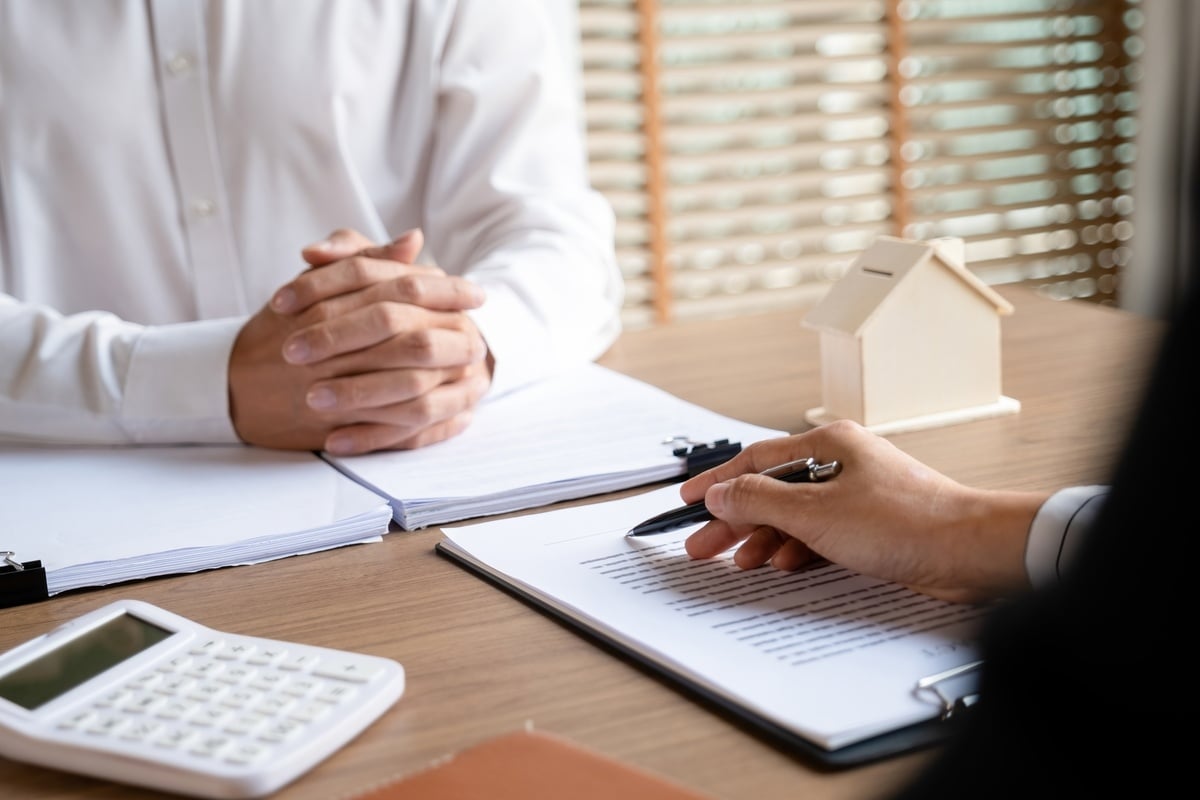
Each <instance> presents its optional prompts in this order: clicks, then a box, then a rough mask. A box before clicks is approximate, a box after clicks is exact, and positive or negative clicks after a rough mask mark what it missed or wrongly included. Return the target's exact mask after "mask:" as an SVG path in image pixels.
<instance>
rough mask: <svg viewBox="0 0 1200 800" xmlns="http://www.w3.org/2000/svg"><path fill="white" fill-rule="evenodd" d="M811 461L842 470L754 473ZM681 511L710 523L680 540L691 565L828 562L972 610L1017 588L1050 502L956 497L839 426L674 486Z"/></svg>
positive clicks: (761, 449) (910, 464)
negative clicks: (1033, 527) (708, 517)
mask: <svg viewBox="0 0 1200 800" xmlns="http://www.w3.org/2000/svg"><path fill="white" fill-rule="evenodd" d="M807 457H811V458H813V459H814V460H815V462H816V463H817V464H827V463H832V462H834V461H836V462H839V463H840V464H841V470H840V472H839V473H838V474H837V476H836V477H833V478H831V479H828V480H818V481H805V482H797V483H792V482H785V481H781V480H777V479H775V478H772V477H769V476H765V475H761V474H759V473H761V472H763V471H764V470H766V469H768V468H770V467H773V466H776V465H779V464H783V463H785V462H790V461H795V460H797V459H802V458H807ZM680 496H681V497H682V499H683V501H684V502H685V503H692V502H696V501H699V500H703V501H704V503H705V505H706V506H707V508H708V510H709V512H710V513H711V514H712V516H713V517H714V519H713V521H711V522H709V523H707V524H706V525H705V526H704V527H702V528H700V529H699V530H697V531H696V532H694V533H693V534H691V535H690V536H689V537H688V538H687V541H686V548H687V552H688V554H689V555H690V556H691V557H692V558H712V557H714V556H716V555H718V554H720V553H722V552H724V551H726V550H728V549H729V548H731V547H734V546H735V545H736V546H738V549H737V552H736V553H735V554H734V561H735V563H737V565H738V566H740V567H742V568H743V569H752V568H754V567H758V566H761V565H763V564H766V563H768V562H769V563H771V564H772V565H774V566H775V567H778V568H780V569H785V570H794V569H799V568H800V567H803V566H805V565H806V564H809V563H811V562H813V561H814V560H818V559H828V560H829V561H833V562H835V563H838V564H841V565H843V566H845V567H848V568H850V569H852V570H854V571H856V572H861V573H864V574H868V575H873V576H876V577H879V578H884V579H886V580H891V581H895V582H897V583H901V584H904V585H906V586H909V587H910V588H912V589H915V590H917V591H920V592H924V593H926V594H929V595H933V596H934V597H940V598H943V599H946V600H952V601H956V602H975V601H980V600H986V599H991V598H995V597H999V596H1003V595H1005V594H1008V593H1010V592H1012V591H1013V590H1016V589H1024V588H1027V587H1028V578H1027V576H1026V572H1025V566H1024V555H1025V541H1026V539H1027V537H1028V533H1029V526H1030V523H1031V522H1032V520H1033V517H1034V515H1035V514H1036V512H1037V510H1038V508H1040V507H1041V505H1042V503H1043V502H1044V501H1045V500H1046V498H1047V497H1048V496H1049V494H1048V493H1040V492H1012V491H996V490H987V489H976V488H972V487H968V486H965V485H963V484H960V483H958V482H957V481H954V480H952V479H950V478H949V477H947V476H945V475H943V474H941V473H939V472H937V471H936V470H934V469H932V468H930V467H928V466H926V465H925V464H922V463H921V462H919V461H917V460H916V459H914V458H913V457H911V456H909V455H908V454H906V453H904V452H903V451H901V450H899V449H898V448H897V447H895V446H894V445H893V444H892V443H891V442H889V441H888V440H887V439H884V438H882V437H880V436H877V435H876V434H873V433H871V432H870V431H868V430H867V429H866V428H864V427H862V426H861V425H858V424H857V423H854V422H850V421H845V420H842V421H838V422H832V423H829V424H827V425H822V426H820V427H818V428H814V429H812V430H810V431H807V432H805V433H802V434H797V435H794V436H787V437H781V438H779V439H771V440H767V441H763V442H757V443H755V444H752V445H750V446H749V447H747V448H746V449H744V450H743V451H742V452H741V453H739V454H738V455H736V456H735V457H734V458H732V459H730V460H729V461H727V462H725V463H724V464H721V465H719V466H717V467H714V468H712V469H710V470H708V471H707V472H703V473H701V474H700V475H697V476H696V477H694V478H691V479H690V480H688V481H686V482H684V483H683V484H682V485H681V487H680Z"/></svg>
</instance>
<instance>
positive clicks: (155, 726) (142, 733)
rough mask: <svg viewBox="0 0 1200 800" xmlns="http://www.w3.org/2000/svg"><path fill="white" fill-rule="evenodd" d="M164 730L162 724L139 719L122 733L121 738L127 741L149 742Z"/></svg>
mask: <svg viewBox="0 0 1200 800" xmlns="http://www.w3.org/2000/svg"><path fill="white" fill-rule="evenodd" d="M162 729H163V725H162V723H160V722H155V721H154V720H151V719H139V720H138V721H137V722H134V723H133V724H132V725H130V726H129V727H128V728H126V729H125V730H123V731H121V738H122V739H125V740H127V741H133V742H144V741H148V740H149V739H150V738H151V737H153V736H154V735H155V734H156V733H158V732H159V731H161V730H162Z"/></svg>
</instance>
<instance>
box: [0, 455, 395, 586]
mask: <svg viewBox="0 0 1200 800" xmlns="http://www.w3.org/2000/svg"><path fill="white" fill-rule="evenodd" d="M0 486H2V487H4V501H3V503H2V504H0V550H2V551H11V552H12V553H13V558H14V559H15V560H17V561H18V562H25V561H32V560H40V561H41V562H42V566H43V567H44V568H45V569H46V583H47V589H48V592H47V594H51V595H53V594H57V593H59V592H63V591H67V590H69V589H77V588H81V587H85V586H99V585H104V584H109V583H117V582H120V581H127V580H132V579H136V578H147V577H152V576H157V575H166V574H172V573H181V572H195V571H197V570H203V569H211V568H214V567H224V566H233V565H237V564H253V563H258V562H260V561H268V560H271V559H276V558H283V557H284V556H290V555H296V554H299V553H307V552H314V551H317V550H325V549H329V548H332V547H339V546H341V545H346V544H354V543H358V542H368V541H379V539H380V537H381V536H382V534H384V533H386V532H387V530H388V523H389V521H390V517H391V509H390V508H389V507H388V505H387V503H386V502H384V501H383V499H382V498H380V497H379V496H378V495H375V494H372V493H371V492H369V491H367V490H365V489H363V488H362V487H361V486H359V485H358V484H356V483H354V482H353V481H350V480H349V479H347V478H346V477H344V476H343V475H341V474H339V473H338V472H337V471H336V470H332V469H330V468H329V466H328V465H327V464H325V463H324V462H323V461H321V460H320V459H318V458H316V457H315V456H314V455H313V454H311V453H303V452H301V453H293V452H283V451H274V450H265V449H260V448H254V447H242V446H196V447H119V448H107V447H88V448H64V447H16V448H14V447H6V448H3V449H0ZM64 509H68V510H69V513H62V511H63V510H64Z"/></svg>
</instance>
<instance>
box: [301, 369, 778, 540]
mask: <svg viewBox="0 0 1200 800" xmlns="http://www.w3.org/2000/svg"><path fill="white" fill-rule="evenodd" d="M782 435H784V431H778V430H772V429H770V428H763V427H760V426H758V425H750V424H748V423H745V422H740V421H738V420H735V419H731V418H729V417H726V416H723V415H721V414H717V413H715V412H713V411H710V410H708V409H706V408H702V407H700V406H697V405H693V404H692V403H688V402H685V401H684V400H681V399H680V398H678V397H675V396H674V395H672V394H669V393H667V392H664V391H662V390H661V389H658V388H656V387H654V386H651V385H649V384H647V383H643V382H642V381H638V380H635V379H633V378H630V377H627V376H625V375H622V374H621V373H619V372H614V371H613V370H610V369H606V368H604V367H601V366H598V365H596V364H585V365H583V366H581V367H579V368H577V369H572V370H569V371H567V372H565V373H563V374H561V375H558V376H557V377H554V378H551V379H549V380H546V381H543V382H541V383H538V384H535V385H533V386H530V387H528V388H524V389H521V390H520V391H517V392H514V393H511V394H507V395H503V396H501V397H498V398H495V399H493V400H490V401H488V402H486V403H484V404H483V405H482V406H481V408H480V409H479V411H478V413H477V414H476V416H475V420H474V422H472V423H471V426H470V427H469V428H467V430H466V431H465V432H464V433H463V434H462V435H460V436H457V437H455V438H453V439H450V440H448V441H445V442H442V443H439V444H436V445H433V446H431V447H423V448H421V449H419V450H408V451H397V452H387V453H372V454H370V455H365V456H354V457H350V458H339V457H336V456H333V455H330V454H323V455H324V458H325V459H326V460H328V461H329V462H330V463H331V464H333V465H334V466H336V467H337V468H338V469H340V470H342V471H343V472H345V473H346V474H347V475H349V476H350V477H352V478H354V479H355V480H358V481H361V482H362V483H363V485H365V486H367V487H369V488H371V489H373V490H374V491H376V492H378V493H379V494H381V495H383V496H385V497H387V498H389V499H390V501H391V504H392V507H393V509H394V511H395V520H396V523H397V524H398V525H400V527H402V528H404V529H406V530H412V529H415V528H421V527H425V526H427V525H440V524H442V523H445V522H452V521H455V520H462V519H468V518H470V517H479V516H484V515H490V514H502V513H507V512H509V511H518V510H521V509H526V508H534V507H538V506H543V505H547V504H549V503H556V502H559V501H562V500H571V499H574V498H578V497H585V496H588V495H593V494H599V493H602V492H612V491H617V490H620V489H627V488H629V487H632V486H641V485H644V484H647V483H653V482H656V481H664V480H669V479H671V478H675V477H678V476H680V475H683V474H685V473H686V471H687V463H686V460H685V459H684V458H683V457H680V456H677V455H675V454H674V451H675V450H676V449H677V448H679V447H681V446H687V443H688V442H692V443H701V444H706V443H712V442H716V441H719V440H722V439H728V440H729V441H731V442H740V443H741V444H742V445H749V444H750V443H751V442H756V441H758V440H760V439H768V438H773V437H776V436H782Z"/></svg>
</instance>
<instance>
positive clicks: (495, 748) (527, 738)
mask: <svg viewBox="0 0 1200 800" xmlns="http://www.w3.org/2000/svg"><path fill="white" fill-rule="evenodd" d="M563 798H571V800H613V798H620V800H710V798H707V797H706V796H705V795H702V794H698V793H696V792H693V791H691V790H690V789H685V788H684V787H682V786H680V785H679V784H677V783H672V782H670V781H668V780H666V779H665V778H662V777H660V776H658V775H655V774H653V773H651V772H647V771H645V770H642V769H639V768H637V767H634V766H632V765H630V764H624V763H622V762H620V761H617V760H615V759H612V758H609V757H608V756H605V755H601V754H600V753H597V752H595V751H592V750H588V749H586V748H584V747H582V746H581V745H578V744H575V743H574V742H571V741H569V740H567V739H563V738H561V737H558V736H552V735H550V734H547V733H542V732H539V731H515V732H513V733H507V734H504V735H502V736H498V737H496V738H494V739H489V740H487V741H485V742H483V743H481V744H478V745H475V746H474V747H470V748H468V749H466V750H464V751H462V752H461V753H458V754H456V755H453V756H450V757H449V758H447V759H445V760H442V761H438V762H436V763H434V764H433V765H432V766H430V767H427V768H426V769H424V770H422V771H420V772H416V773H413V774H412V775H409V776H407V777H403V778H400V779H399V780H396V781H393V782H391V783H386V784H383V785H382V786H378V787H376V788H374V789H371V790H369V791H367V792H366V793H365V794H359V795H355V796H354V797H353V798H350V800H563Z"/></svg>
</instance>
